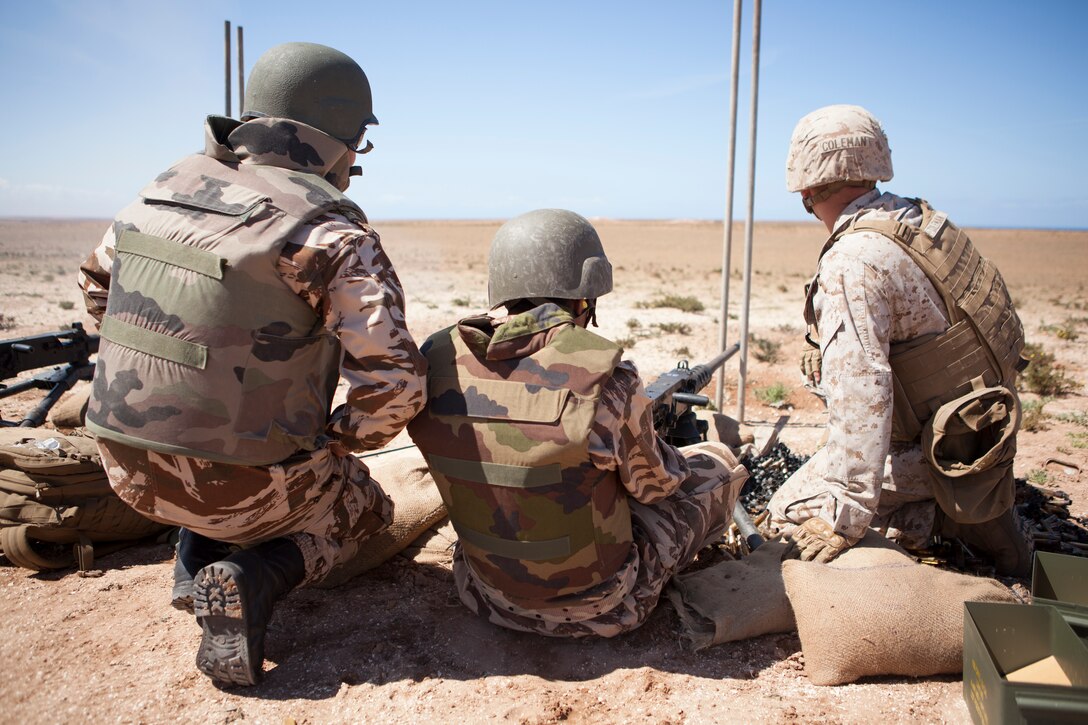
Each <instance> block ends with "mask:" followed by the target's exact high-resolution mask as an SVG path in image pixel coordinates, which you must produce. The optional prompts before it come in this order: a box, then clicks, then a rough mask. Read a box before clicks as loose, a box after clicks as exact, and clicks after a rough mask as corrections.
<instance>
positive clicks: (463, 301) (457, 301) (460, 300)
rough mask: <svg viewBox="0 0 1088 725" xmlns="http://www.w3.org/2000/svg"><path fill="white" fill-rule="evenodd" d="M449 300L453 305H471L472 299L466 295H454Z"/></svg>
mask: <svg viewBox="0 0 1088 725" xmlns="http://www.w3.org/2000/svg"><path fill="white" fill-rule="evenodd" d="M451 302H452V303H453V306H454V307H472V300H470V299H469V298H468V297H454V298H453V299H452V300H451Z"/></svg>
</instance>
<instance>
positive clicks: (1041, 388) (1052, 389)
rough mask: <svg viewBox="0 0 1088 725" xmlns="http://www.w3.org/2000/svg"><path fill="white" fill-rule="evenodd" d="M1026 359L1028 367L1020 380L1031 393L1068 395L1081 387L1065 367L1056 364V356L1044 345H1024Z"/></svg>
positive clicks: (1021, 374)
mask: <svg viewBox="0 0 1088 725" xmlns="http://www.w3.org/2000/svg"><path fill="white" fill-rule="evenodd" d="M1024 357H1025V358H1027V359H1028V366H1027V367H1026V368H1024V371H1023V372H1021V373H1020V380H1021V381H1022V382H1023V385H1024V387H1026V388H1027V389H1028V390H1030V391H1031V392H1033V393H1035V394H1037V395H1044V396H1060V395H1068V394H1069V393H1071V392H1073V391H1074V390H1076V389H1077V388H1078V387H1079V385H1078V384H1077V382H1076V381H1075V380H1073V379H1072V378H1071V377H1069V376H1068V375H1067V374H1066V372H1065V366H1064V365H1062V364H1061V363H1058V362H1055V360H1054V355H1053V354H1052V353H1049V352H1046V351H1045V350H1044V349H1043V346H1042V345H1038V344H1035V343H1031V344H1028V345H1024Z"/></svg>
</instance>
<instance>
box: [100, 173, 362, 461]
mask: <svg viewBox="0 0 1088 725" xmlns="http://www.w3.org/2000/svg"><path fill="white" fill-rule="evenodd" d="M140 196H141V200H139V201H137V202H136V203H134V204H132V205H130V206H129V207H127V208H126V209H125V210H123V211H122V212H121V214H120V215H119V217H118V219H117V221H116V222H115V223H114V230H115V232H116V236H117V241H116V256H115V259H114V264H113V270H112V274H111V282H110V290H109V299H108V302H107V307H106V314H105V317H104V318H103V320H102V326H101V333H102V344H101V349H100V351H99V355H98V364H97V369H96V372H95V379H94V386H93V391H94V392H93V394H92V396H91V401H90V404H89V405H88V410H87V427H88V428H89V429H90V430H91V431H92V432H93V433H94V434H95V435H96V436H100V437H102V438H104V439H108V440H112V441H117V442H119V443H123V444H126V445H130V446H133V447H136V448H144V449H150V450H154V451H159V452H162V453H170V454H177V455H184V456H193V457H197V458H204V459H208V460H213V461H218V462H222V463H233V464H241V465H267V464H271V463H275V462H277V461H281V460H283V459H285V458H287V457H289V456H290V455H292V454H293V453H295V452H297V451H299V450H312V449H314V448H316V447H318V446H319V445H320V442H319V438H320V437H321V436H322V434H323V432H324V428H325V423H326V420H327V417H328V412H329V407H330V402H331V400H332V395H333V393H334V391H335V387H336V383H337V380H338V375H339V373H338V370H339V357H340V345H339V341H338V340H337V338H336V337H335V336H334V335H333V334H331V333H330V332H328V331H327V330H326V329H325V328H324V325H323V322H322V320H320V319H319V318H318V316H317V314H316V313H315V312H314V310H313V309H312V308H311V307H310V306H309V304H307V303H306V302H305V301H304V300H303V299H302V298H300V297H299V296H298V295H297V294H295V293H294V292H293V291H292V290H291V289H290V288H289V287H288V286H287V285H286V284H284V282H283V280H282V278H281V277H280V275H279V273H278V271H277V262H278V259H279V256H280V252H281V250H282V248H283V246H284V244H285V243H286V241H287V239H288V238H290V236H291V235H292V234H293V233H294V232H295V231H296V230H298V229H299V228H300V227H301V226H302V225H304V224H306V223H307V222H308V221H309V220H311V219H313V218H315V217H317V216H318V215H320V214H323V213H326V212H329V211H337V212H340V213H342V214H345V215H347V216H348V217H349V218H351V219H354V220H356V221H359V222H365V221H366V217H365V215H364V214H363V212H362V210H360V209H359V208H358V207H357V206H356V205H355V204H354V203H353V202H352V201H351V200H349V199H348V198H347V197H345V196H344V195H343V194H342V193H341V192H340V191H339V190H337V189H336V188H335V187H333V186H332V185H331V184H329V183H328V182H326V181H325V180H324V179H322V178H320V177H318V176H316V175H314V174H307V173H304V172H299V171H293V170H288V169H283V168H278V167H272V166H260V165H254V164H237V163H224V162H221V161H217V160H215V159H212V158H210V157H208V156H204V155H201V154H197V155H194V156H190V157H187V158H185V159H183V160H182V161H181V162H179V163H178V164H177V165H175V166H174V167H173V168H171V169H170V170H169V171H167V172H165V173H163V174H161V175H160V176H159V178H158V179H156V180H155V181H154V182H152V183H151V184H149V185H148V186H147V187H146V188H145V189H144V190H143V191H142V192H141V194H140Z"/></svg>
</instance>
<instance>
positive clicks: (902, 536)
mask: <svg viewBox="0 0 1088 725" xmlns="http://www.w3.org/2000/svg"><path fill="white" fill-rule="evenodd" d="M891 178H892V157H891V149H890V148H889V146H888V138H887V136H886V135H885V133H884V129H883V128H882V127H881V126H880V123H879V122H878V121H877V120H876V118H874V117H873V116H872V114H870V113H869V112H868V111H866V110H865V109H864V108H861V107H860V106H849V105H835V106H827V107H824V108H820V109H817V110H816V111H813V112H812V113H810V114H808V115H806V116H805V117H804V118H802V119H801V120H800V122H798V124H797V127H796V129H795V130H794V132H793V137H792V138H791V140H790V150H789V156H788V159H787V167H786V182H787V186H788V187H789V190H790V191H795V192H799V193H800V194H801V198H802V202H803V203H804V206H805V209H806V210H808V212H809V213H811V214H813V215H814V216H815V217H816V218H818V219H819V220H820V221H822V222H823V223H824V226H825V227H826V228H827V231H828V233H829V234H830V237H829V238H828V240H827V242H826V243H825V244H824V247H823V250H822V251H821V252H820V258H819V265H818V269H817V272H816V276H815V277H814V278H813V279H812V281H811V282H810V283H809V286H808V299H807V300H806V305H805V321H806V322H807V323H808V324H809V326H810V329H809V335H808V339H809V341H810V342H811V343H812V345H813V346H815V348H814V350H813V352H814V353H817V352H818V353H819V356H820V357H821V358H822V362H821V363H820V364H817V363H815V362H814V361H813V360H811V359H806V360H805V362H803V363H802V370H803V371H804V372H805V373H806V374H807V375H809V376H810V380H811V381H812V382H814V383H818V384H819V386H820V388H821V389H822V392H823V393H824V394H825V395H826V399H827V407H828V412H829V419H828V438H827V445H826V446H825V447H824V448H822V449H820V450H819V451H817V453H816V454H815V455H814V456H813V457H812V459H810V460H809V461H808V463H806V464H805V465H804V466H803V467H802V468H801V469H800V470H798V471H797V472H796V473H795V474H794V475H793V476H791V477H790V478H789V480H787V481H786V483H785V484H784V485H783V486H782V488H781V489H779V490H778V491H777V492H776V493H775V494H774V496H773V497H772V498H771V500H770V503H769V504H768V508H769V509H770V511H771V523H772V526H773V527H774V528H777V529H779V530H781V531H782V532H784V533H786V534H789V535H790V536H791V537H792V539H793V540H794V541H795V542H796V543H797V551H798V554H799V556H800V557H801V558H803V559H815V560H817V561H825V562H826V561H830V560H832V559H834V558H835V557H836V556H838V555H839V554H840V553H841V552H842V551H844V550H845V549H847V548H849V547H850V546H852V545H853V544H854V543H856V542H857V541H858V540H860V539H861V538H862V537H863V536H864V535H865V531H866V530H867V529H874V530H877V531H879V532H880V533H882V534H884V535H885V536H887V537H889V538H891V539H894V540H897V541H898V542H899V543H901V544H903V545H904V546H908V547H912V548H913V547H921V546H924V545H925V544H926V543H927V542H928V540H929V537H930V535H931V534H934V535H940V536H948V537H957V538H959V539H960V540H961V541H963V542H964V543H967V544H969V545H970V546H971V547H973V548H975V549H976V550H978V551H980V552H984V553H986V554H988V555H990V556H991V557H992V558H993V559H994V563H995V566H996V569H997V571H998V572H1000V573H1003V574H1010V575H1017V576H1026V575H1027V574H1028V572H1029V570H1030V566H1031V555H1030V552H1029V550H1028V546H1027V544H1026V542H1025V541H1024V538H1023V536H1022V535H1021V533H1020V531H1019V528H1018V524H1017V521H1016V517H1015V515H1014V512H1013V503H1014V485H1013V470H1012V467H1013V457H1014V455H1015V453H1016V431H1017V428H1018V427H1019V424H1020V403H1019V400H1018V398H1017V395H1016V388H1015V382H1016V375H1017V371H1018V370H1019V369H1020V368H1021V366H1022V365H1023V364H1024V361H1023V360H1022V359H1021V356H1020V352H1021V350H1022V349H1023V347H1024V329H1023V326H1022V325H1021V323H1020V318H1019V317H1018V316H1017V314H1016V310H1015V309H1014V307H1013V304H1012V300H1011V299H1010V297H1009V294H1008V291H1007V289H1006V288H1005V283H1004V281H1003V280H1002V278H1001V274H1000V273H999V272H998V270H997V268H996V267H995V266H994V265H993V264H992V263H991V262H989V261H988V260H986V259H985V258H983V257H982V256H980V255H979V253H978V251H977V250H976V249H975V247H974V245H973V244H972V243H971V240H970V239H969V238H968V236H967V235H966V234H965V233H964V232H963V231H962V230H961V229H959V227H957V226H956V225H955V224H953V223H952V221H951V220H950V219H949V218H948V215H947V214H945V213H944V212H939V211H937V210H935V209H934V208H933V207H931V206H930V205H929V204H928V203H927V202H925V201H923V200H922V199H912V198H904V197H900V196H897V195H895V194H892V193H891V192H887V191H885V192H881V191H880V190H879V189H877V188H876V184H877V182H878V181H888V180H890V179H891Z"/></svg>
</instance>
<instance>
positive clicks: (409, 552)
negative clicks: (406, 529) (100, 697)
mask: <svg viewBox="0 0 1088 725" xmlns="http://www.w3.org/2000/svg"><path fill="white" fill-rule="evenodd" d="M456 544H457V532H456V531H455V530H454V528H453V522H452V521H450V517H449V516H447V517H445V518H443V519H441V520H440V521H439V522H438V523H436V524H433V525H432V526H431V527H430V528H429V529H427V530H426V531H424V532H423V533H422V534H420V535H419V536H417V537H416V539H415V541H413V542H412V543H410V544H409V545H408V546H406V547H405V548H404V551H402V552H401V556H404V557H406V558H408V559H411V560H412V561H414V562H415V563H417V564H429V565H433V566H442V567H446V568H447V569H448V568H451V567H452V566H453V548H454V546H455V545H456Z"/></svg>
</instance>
